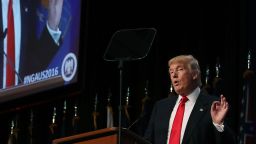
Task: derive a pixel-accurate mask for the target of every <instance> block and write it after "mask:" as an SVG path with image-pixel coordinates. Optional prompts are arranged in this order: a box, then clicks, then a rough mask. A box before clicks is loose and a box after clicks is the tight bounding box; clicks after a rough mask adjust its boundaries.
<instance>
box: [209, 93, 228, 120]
mask: <svg viewBox="0 0 256 144" xmlns="http://www.w3.org/2000/svg"><path fill="white" fill-rule="evenodd" d="M227 112H228V102H227V101H226V98H225V97H224V96H223V95H221V96H220V101H214V102H213V103H212V106H211V117H212V121H213V122H214V123H216V124H222V123H223V122H224V119H225V116H226V114H227Z"/></svg>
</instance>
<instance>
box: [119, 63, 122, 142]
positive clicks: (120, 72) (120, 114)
mask: <svg viewBox="0 0 256 144" xmlns="http://www.w3.org/2000/svg"><path fill="white" fill-rule="evenodd" d="M118 69H119V117H118V144H121V130H122V129H121V126H122V85H123V60H120V61H119V64H118Z"/></svg>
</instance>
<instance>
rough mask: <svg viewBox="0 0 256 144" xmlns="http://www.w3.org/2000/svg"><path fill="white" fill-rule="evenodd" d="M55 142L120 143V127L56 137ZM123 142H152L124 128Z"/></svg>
mask: <svg viewBox="0 0 256 144" xmlns="http://www.w3.org/2000/svg"><path fill="white" fill-rule="evenodd" d="M52 143H53V144H118V128H116V127H113V128H105V129H100V130H96V131H92V132H87V133H82V134H77V135H73V136H68V137H64V138H59V139H55V140H53V142H52ZM121 143H122V144H151V143H150V142H148V141H146V140H145V139H143V138H142V137H140V136H138V135H137V134H135V133H133V132H131V131H129V130H127V129H124V128H122V129H121Z"/></svg>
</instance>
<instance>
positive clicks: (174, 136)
mask: <svg viewBox="0 0 256 144" xmlns="http://www.w3.org/2000/svg"><path fill="white" fill-rule="evenodd" d="M187 100H188V98H187V97H186V96H182V98H181V102H180V104H179V107H178V109H177V112H176V115H175V118H174V120H173V124H172V130H171V134H170V138H169V144H180V132H181V126H182V120H183V115H184V110H185V103H186V102H187Z"/></svg>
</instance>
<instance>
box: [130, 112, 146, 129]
mask: <svg viewBox="0 0 256 144" xmlns="http://www.w3.org/2000/svg"><path fill="white" fill-rule="evenodd" d="M144 116H145V113H142V114H140V115H139V117H138V118H137V119H136V120H135V121H134V122H133V123H132V124H131V125H130V126H129V127H127V130H129V129H131V128H132V127H133V126H134V125H135V124H137V123H138V122H139V121H140V120H141V119H142V118H143V117H144Z"/></svg>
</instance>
